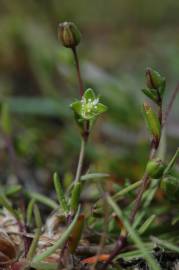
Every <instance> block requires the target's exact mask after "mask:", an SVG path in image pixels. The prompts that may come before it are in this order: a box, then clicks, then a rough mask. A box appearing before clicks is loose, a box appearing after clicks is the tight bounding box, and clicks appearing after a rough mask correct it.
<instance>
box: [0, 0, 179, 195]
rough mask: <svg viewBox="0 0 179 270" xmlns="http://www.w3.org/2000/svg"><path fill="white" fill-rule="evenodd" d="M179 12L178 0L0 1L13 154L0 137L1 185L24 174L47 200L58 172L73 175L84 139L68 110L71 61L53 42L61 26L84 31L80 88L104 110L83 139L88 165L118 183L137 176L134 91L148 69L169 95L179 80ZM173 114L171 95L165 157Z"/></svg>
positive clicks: (139, 131) (1, 97)
mask: <svg viewBox="0 0 179 270" xmlns="http://www.w3.org/2000/svg"><path fill="white" fill-rule="evenodd" d="M178 11H179V2H178V1H176V0H163V1H162V2H161V1H156V0H155V1H154V0H151V1H145V0H143V1H142V0H133V1H130V0H126V1H122V0H120V1H119V0H111V1H105V0H103V1H102V0H98V1H97V0H96V1H84V0H76V1H62V0H60V1H59V0H58V1H57V0H48V1H40V0H39V1H35V0H34V1H33V0H31V1H21V0H16V1H9V0H8V1H6V0H4V1H3V0H1V8H0V25H1V27H0V28H1V30H0V102H1V106H2V104H3V103H8V104H9V108H10V112H11V134H10V138H11V142H12V145H13V147H14V150H15V151H13V154H12V151H11V150H12V149H11V148H9V147H8V148H7V144H6V143H5V141H4V137H3V135H2V134H1V135H0V164H1V166H0V177H1V181H3V182H6V183H14V182H17V175H18V174H19V172H20V179H21V181H22V182H23V183H24V185H26V186H27V187H28V188H30V189H32V190H37V189H38V190H39V191H40V190H43V191H45V192H46V193H49V194H51V193H52V188H51V187H52V179H51V175H52V173H53V172H54V171H57V172H59V174H60V176H62V177H64V176H65V175H66V176H68V175H69V174H71V173H73V172H74V171H75V166H76V163H77V156H78V152H79V151H78V150H79V144H80V141H79V136H78V130H77V129H76V127H75V123H74V121H73V115H72V112H71V110H70V108H69V106H68V104H69V103H70V102H71V101H72V98H71V97H74V98H75V97H77V87H78V86H77V81H76V74H75V69H74V63H73V58H72V56H71V55H70V53H69V51H68V50H66V49H65V48H63V47H62V46H60V45H59V42H58V40H57V26H58V23H59V22H61V21H65V20H70V21H74V22H75V23H76V24H77V25H78V26H79V28H80V29H81V31H82V34H83V42H82V44H81V45H80V48H79V54H80V59H81V64H82V73H83V77H84V78H85V86H86V88H87V87H93V88H94V89H95V90H96V91H97V92H98V93H100V94H101V96H102V99H103V101H104V102H105V104H107V105H108V107H109V110H108V113H107V114H105V115H104V116H103V117H102V119H100V120H99V121H98V125H97V130H96V131H95V134H94V135H93V142H89V145H88V149H87V150H88V158H87V159H86V161H85V162H86V168H87V167H88V164H89V163H90V162H91V164H92V165H91V166H92V167H91V169H95V171H99V172H101V171H102V172H110V173H111V174H112V175H113V178H114V180H115V181H116V182H118V183H123V180H124V178H128V179H130V180H131V181H134V180H136V179H139V178H140V176H141V175H142V172H143V170H144V166H145V163H146V160H147V154H148V148H149V145H148V138H147V133H146V127H145V125H144V121H143V118H142V114H141V109H140V106H141V105H140V104H141V101H142V100H143V98H144V97H143V94H142V92H141V91H140V89H141V88H142V87H143V86H144V73H145V68H146V66H151V67H153V68H155V69H157V70H159V71H160V72H161V74H163V75H164V76H166V79H167V95H168V96H169V95H170V94H171V91H172V90H173V88H174V87H175V85H176V83H177V81H178V70H179V57H178V55H179V36H178V34H177V33H178V20H179V19H178ZM178 112H179V99H178V98H177V100H176V102H175V106H174V110H173V112H172V114H171V116H170V121H169V128H168V131H167V137H168V141H169V146H167V150H168V151H167V155H168V156H170V157H171V153H174V152H175V149H176V147H177V146H178V136H179V128H178V117H177V116H178ZM94 144H95V146H94ZM7 150H8V151H7ZM7 153H8V155H7ZM17 163H18V166H16V165H15V164H17ZM51 195H52V194H51Z"/></svg>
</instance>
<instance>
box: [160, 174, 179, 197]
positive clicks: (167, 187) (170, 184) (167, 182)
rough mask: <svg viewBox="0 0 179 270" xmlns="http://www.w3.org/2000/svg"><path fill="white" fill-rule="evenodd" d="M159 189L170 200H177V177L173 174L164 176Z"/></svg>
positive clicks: (178, 189)
mask: <svg viewBox="0 0 179 270" xmlns="http://www.w3.org/2000/svg"><path fill="white" fill-rule="evenodd" d="M160 187H161V189H162V190H163V192H164V193H165V195H166V196H167V198H168V199H169V200H170V201H177V200H178V198H179V197H178V195H179V179H178V178H176V177H175V176H172V175H168V176H165V177H164V178H163V179H162V181H161V185H160Z"/></svg>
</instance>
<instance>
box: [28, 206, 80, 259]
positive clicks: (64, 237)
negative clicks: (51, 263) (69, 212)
mask: <svg viewBox="0 0 179 270" xmlns="http://www.w3.org/2000/svg"><path fill="white" fill-rule="evenodd" d="M79 213H80V208H78V211H77V213H76V215H75V218H74V219H73V221H72V223H71V224H70V225H69V227H68V228H67V229H66V230H65V231H64V233H63V234H62V235H61V236H60V237H59V239H58V240H57V241H56V242H55V243H54V244H53V246H51V247H49V248H47V249H46V250H45V251H44V252H42V253H41V254H39V255H36V256H35V257H34V259H33V261H32V263H38V262H40V261H43V260H44V259H45V258H47V257H48V256H50V255H51V254H53V253H54V252H55V251H56V250H57V249H59V248H60V247H61V246H62V245H63V244H64V243H65V241H66V240H68V238H69V236H70V234H71V232H72V230H73V228H74V226H75V224H76V221H77V219H78V216H79Z"/></svg>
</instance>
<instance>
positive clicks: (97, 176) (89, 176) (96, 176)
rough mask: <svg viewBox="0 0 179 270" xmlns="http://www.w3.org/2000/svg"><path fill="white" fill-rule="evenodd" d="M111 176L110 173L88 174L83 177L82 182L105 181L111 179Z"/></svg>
mask: <svg viewBox="0 0 179 270" xmlns="http://www.w3.org/2000/svg"><path fill="white" fill-rule="evenodd" d="M109 177H110V175H109V174H108V173H88V174H85V175H82V176H81V178H80V180H81V181H87V180H96V179H102V180H103V179H105V178H109Z"/></svg>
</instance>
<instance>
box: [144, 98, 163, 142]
mask: <svg viewBox="0 0 179 270" xmlns="http://www.w3.org/2000/svg"><path fill="white" fill-rule="evenodd" d="M144 117H145V120H146V123H147V126H148V129H149V131H150V132H151V134H152V136H153V137H154V138H155V139H156V140H157V141H159V140H160V132H161V127H160V122H159V119H158V117H157V115H156V113H155V112H154V111H153V110H152V107H151V106H150V105H148V104H147V103H146V102H145V103H144Z"/></svg>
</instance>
